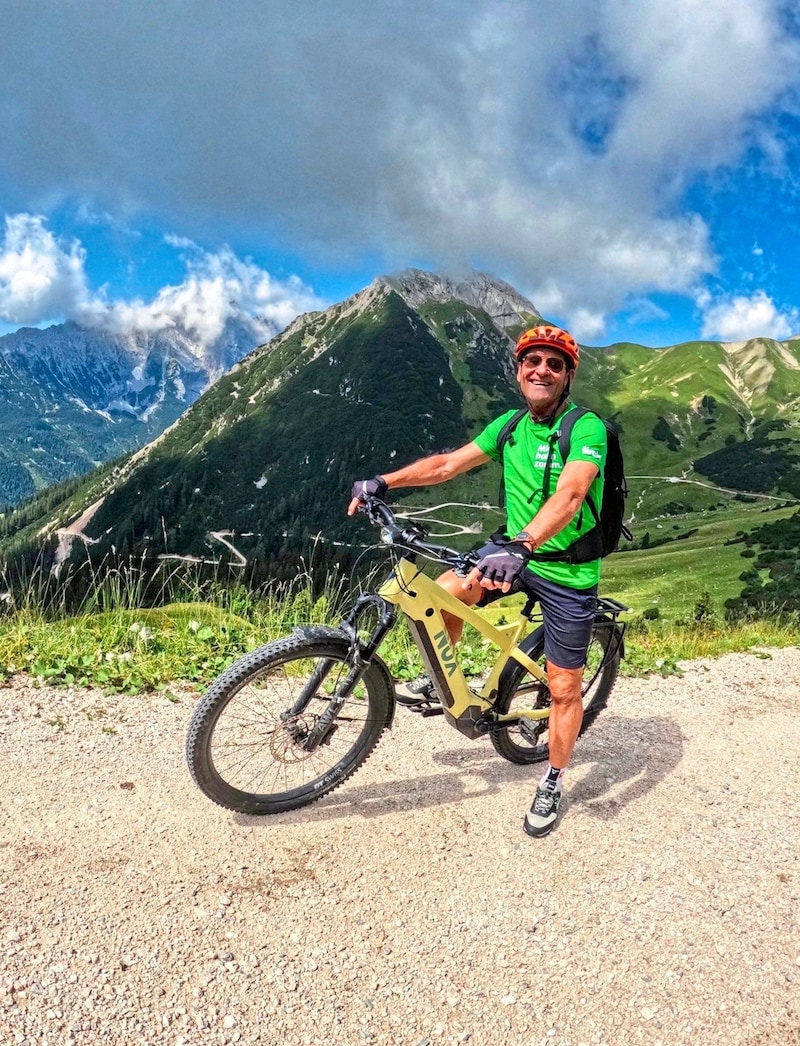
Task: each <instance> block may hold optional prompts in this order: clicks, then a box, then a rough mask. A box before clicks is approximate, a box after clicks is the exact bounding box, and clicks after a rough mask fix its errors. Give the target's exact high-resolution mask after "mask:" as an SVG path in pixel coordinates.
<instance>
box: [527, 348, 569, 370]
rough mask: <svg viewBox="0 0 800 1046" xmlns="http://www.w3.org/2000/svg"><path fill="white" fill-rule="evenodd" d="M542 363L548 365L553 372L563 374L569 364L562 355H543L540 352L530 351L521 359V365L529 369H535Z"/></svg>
mask: <svg viewBox="0 0 800 1046" xmlns="http://www.w3.org/2000/svg"><path fill="white" fill-rule="evenodd" d="M542 364H544V365H545V367H547V369H548V370H549V371H550V372H551V374H561V373H562V372H563V371H564V370H565V368H566V366H567V364H566V362H565V360H564V359H563V357H561V356H542V355H541V353H538V352H528V353H526V354H525V355H524V356H523V357H522V359H521V360H520V361H519V365H520V367H526V368H527V369H528V370H535V368H536V367H540V366H541V365H542Z"/></svg>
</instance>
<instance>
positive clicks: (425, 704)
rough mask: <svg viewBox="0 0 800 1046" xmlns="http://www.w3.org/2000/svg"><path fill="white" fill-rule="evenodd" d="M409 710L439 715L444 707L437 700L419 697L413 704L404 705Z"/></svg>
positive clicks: (425, 714)
mask: <svg viewBox="0 0 800 1046" xmlns="http://www.w3.org/2000/svg"><path fill="white" fill-rule="evenodd" d="M406 708H407V709H408V710H409V712H416V713H417V715H421V716H429V715H441V714H442V713H443V712H444V709H443V708H442V706H441V705H440V704H439V702H438V701H436V702H434V701H428V700H427V699H426V698H424V697H423V698H420V700H419V701H415V702H414V704H413V705H406Z"/></svg>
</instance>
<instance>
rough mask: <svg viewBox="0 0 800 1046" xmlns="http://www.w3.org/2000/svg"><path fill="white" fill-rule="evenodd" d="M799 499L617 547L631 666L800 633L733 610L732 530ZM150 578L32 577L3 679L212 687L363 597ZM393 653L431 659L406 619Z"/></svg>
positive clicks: (2, 647)
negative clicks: (153, 600) (146, 589)
mask: <svg viewBox="0 0 800 1046" xmlns="http://www.w3.org/2000/svg"><path fill="white" fill-rule="evenodd" d="M792 511H794V510H781V511H779V512H772V513H764V512H763V511H762V509H761V508H760V507H759V506H741V507H738V508H737V509H736V510H735V511H734V510H731V511H730V512H728V513H726V514H724V515H723V514H721V513H716V514H715V513H707V514H706V517H705V518H703V517H698V516H693V517H691V518H690V519H688V518H687V519H685V520H681V521H678V522H673V521H668V523H667V524H666V525H668V526H669V527H670V531H669V533H670V534H674V536H675V537H676V538H678V537H679V536H680V535H681V534H685V533H687V532H688V531H689V530H695V532H694V533H692V534H690V536H688V537H686V538H685V539H683V540H674V541H670V542H669V543H668V544H666V545H663V546H660V547H657V548H650V549H640V550H636V551H631V552H624V553H618V554H616V555H614V556H611V557H609V558H608V559H607V560H606V561H605V563H604V568H603V582H602V584H601V592H602V593H603V594H604V595H610V596H614V597H616V598H617V599H619V600H620V601H622V602H623V603H625V604H626V605H628V606H629V607H630V608H631V612H630V614H628V615H626V618H627V621H628V626H629V627H628V638H627V657H626V661H625V663H624V671H626V672H628V673H645V672H652V671H657V672H669V671H675V670H676V666H677V663H678V662H680V661H684V660H690V659H692V658H697V657H715V656H719V655H721V654H724V653H727V652H730V651H746V650H759V649H762V648H765V647H781V646H788V645H800V620H799V619H798V615H797V614H783V615H780V614H774V613H770V614H768V615H765V616H764V618H763V619H760V620H753V619H750V620H746V621H740V622H728V621H726V620H725V614H724V603H725V600H726V599H728V598H730V597H732V596H736V595H738V593H739V591H740V589H741V582H739V581H737V578H738V575H739V573H741V572H742V571H744V570H746V569H748V568H751V567H752V563H753V560H752V559H744V558H742V556H741V552H742V550H743V548H744V546H743V544H742V543H741V542H737V543H735V544H726V542H728V541H732V540H735V539H736V533H737V531H739V530H749V529H752V528H753V527H754V526H756V525H759V524H760V523H762V522H764V521H766V520H767V519H776V518H781V517H782V516H784V515H789V514H791V512H792ZM672 527H677V529H676V530H672V529H671V528H672ZM651 528H652V523H651ZM637 532H639V533H641V531H640V530H639V526H638V525H637ZM652 532H654V531H652ZM658 533H659V535H660V534H661V532H658ZM140 577H141V575H140V573H139V572H137V571H136V570H135V569H131V570H130V571H127V572H120V571H116V572H112V573H111V574H109V575H106V576H104V577H102V578H101V577H99V576H98V577H96V578H94V579H93V580H92V584H91V585H90V586H89V588H88V591H87V594H86V596H85V597H84V600H83V602H82V604H81V606H80V608H79V609H78V610H76V611H68V609H67V608H66V607H65V606H64V605H61V604H59V603H58V602H57V601H55V600H54V599H53V597H52V596H50V597H46V596H45V594H44V593H45V590H46V586H43V585H39V586H38V587H37V583H36V578H34V579H32V582H31V584H29V585H28V586H27V587H26V592H27V595H26V597H25V600H24V605H20V606H18V607H17V608H16V609H14V608H12V609H9V610H8V611H7V612H6V615H5V617H4V618H2V619H0V677H5V678H8V677H10V676H12V675H14V674H16V673H26V674H29V675H32V676H34V677H35V678H37V679H39V680H41V681H42V682H49V683H53V684H64V685H75V686H99V687H102V688H104V689H106V690H112V691H121V692H128V693H139V692H142V691H147V690H163V691H165V692H166V693H167V694H169V693H170V687H171V686H172V685H173V684H174V683H176V682H183V683H189V684H193V685H195V686H197V687H198V688H199V687H204V686H205V685H207V684H208V683H209V682H210V681H211V680H212V679H213V678H214V677H215V676H216V675H218V674H219V672H221V671H222V670H223V669H224V668H225V667H227V666H228V665H229V664H231V663H232V662H233V661H234V660H235V659H236V658H237V657H239V656H241V654H242V653H244V652H245V651H247V650H251V649H253V648H255V647H257V646H259V645H261V644H262V643H266V642H269V641H270V640H273V639H276V638H278V637H280V636H282V635H286V634H287V633H288V632H290V631H291V629H292V628H293V627H295V626H296V625H300V624H308V623H319V624H334V625H335V624H337V623H338V622H339V620H340V619H341V615H342V613H343V610H344V608H345V605H346V603H347V602H348V600H349V598H350V596H351V592H350V588H351V586H350V583H349V582H348V581H346V580H345V579H344V578H342V577H339V576H335V575H334V576H332V577H331V578H330V581H329V584H328V585H327V587H326V589H325V590H324V591H323V592H322V593H321V594H317V593H315V591H314V590H313V588H312V583H311V577H310V573H304V574H301V575H300V576H299V577H297V578H296V579H294V580H293V581H292V582H290V583H285V584H282V585H278V584H275V585H272V586H268V587H267V588H265V589H263V590H262V591H260V592H259V593H255V594H254V593H251V592H247V591H245V590H244V589H242V588H236V587H234V588H226V587H224V586H222V585H217V586H211V587H209V586H207V585H205V586H202V585H200V584H197V585H195V586H194V587H192V585H191V584H187V581H186V578H183V579H181V581H180V583H179V584H178V583H177V582H176V580H175V579H174V578H168V579H166V581H165V584H164V589H163V594H164V596H165V598H167V602H166V603H165V605H164V606H162V607H159V608H150V609H148V608H145V607H143V606H141V605H140V604H141V601H142V595H143V592H142V588H141V581H140ZM40 580H41V579H40ZM171 586H172V587H171ZM172 588H174V593H173V594H172V595H173V597H172V598H168V597H169V596H170V593H171V592H172ZM518 602H519V600H509V601H507V602H504V603H503V604H499V605H498V604H495V605H494V606H492V607H491V608H489V610H488V611H487V614H488V615H489V616H490V618H491V619H493V620H497V619H498V618H499V617H500V616H501V615H503V616H505V617H506V618H508V617H509V616H510V614H512V613H513V612H514V605H515V603H518ZM645 613H647V616H648V618H651V619H650V620H648V619H647V618H646V617H645ZM380 653H381V656H382V657H383V658H384V659H385V660H386V662H387V663H388V665H389V667H390V670H391V671H392V673H393V674H394V675H395V677H396V678H400V679H407V678H410V677H413V676H414V675H416V674H417V672H418V671H420V668H421V661H420V658H419V654H418V652H417V650H416V648H415V647H414V644H413V642H412V641H411V638H410V635H409V633H408V630H407V628H406V627H405V625H404V624H403V623H402V622H401V623H400V624H399V625H398V627H396V628H395V629H394V631H393V632H392V633H391V634H390V635H389V637H388V639H387V641H386V642H385V644H384V646H383V647H382V649H381V651H380ZM460 657H461V661H462V665H463V667H464V669H465V671H466V672H467V673H468V674H473V673H475V674H477V673H479V672H480V671H481V670H482V669H483V668H485V667H486V666H487V664H488V663H489V662H490V661H491V659H492V657H493V648H491V646H489V645H487V643H486V642H485V641H484V640H483V638H482V637H481V636H480V635H479V634H478V633H475V632H473V631H472V630H470V629H467V631H466V634H465V638H464V640H463V641H462V644H461V646H460Z"/></svg>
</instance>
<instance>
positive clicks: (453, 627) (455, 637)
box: [436, 570, 483, 646]
mask: <svg viewBox="0 0 800 1046" xmlns="http://www.w3.org/2000/svg"><path fill="white" fill-rule="evenodd" d="M436 584H437V585H441V586H442V588H444V589H446V590H447V591H448V592H449V593H450V595H451V596H455V597H456V599H459V600H461V602H462V603H466V605H467V606H468V607H474V606H475V604H476V603H477V602H478V600H479V599H480V598H481V596H482V595H483V589H482V588H481V586H480V585H479V584H478V583H477V582H473V583H472V584H471V585H470V586H469V588H464V587H463V586H464V578H463V577H459V576H458V574H456V573H454V572H453V571H452V570H448V571H446V573H444V574H442V575H441V577H438V578H437V579H436ZM442 618H443V619H444V625H445V628H446V629H447V634H448V635H449V637H450V642H451V643H452V644H453V645H454V646H455V644H456V643H457V642H458V641H459V639H461V633H462V632H463V631H464V622H463V621H462V620H461V618H460V617H456V616H455V615H454V614H448V613H447V611H446V610H443V611H442Z"/></svg>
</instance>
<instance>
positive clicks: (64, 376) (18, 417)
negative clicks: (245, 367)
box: [0, 323, 256, 507]
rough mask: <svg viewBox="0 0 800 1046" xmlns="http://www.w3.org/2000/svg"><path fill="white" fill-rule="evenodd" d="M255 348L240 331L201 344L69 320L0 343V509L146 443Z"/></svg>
mask: <svg viewBox="0 0 800 1046" xmlns="http://www.w3.org/2000/svg"><path fill="white" fill-rule="evenodd" d="M255 343H256V339H255V336H254V334H253V332H252V331H250V330H248V329H247V328H246V327H244V326H243V325H241V324H229V325H228V327H227V328H226V329H225V330H224V331H223V333H222V335H221V336H220V337H219V338H218V339H217V340H216V342H214V343H213V344H212V345H211V346H209V347H204V346H203V345H202V344H201V343H199V342H198V341H197V340H196V339H195V338H192V337H190V336H189V335H188V334H187V333H186V332H185V331H181V330H177V329H167V330H163V331H159V332H155V333H144V332H136V331H132V332H130V333H127V334H110V333H108V332H103V331H99V330H89V329H87V328H84V327H79V326H77V325H76V324H74V323H67V324H61V325H59V326H55V327H50V328H49V329H48V330H37V329H32V328H23V329H22V330H19V331H16V332H15V333H13V334H7V335H5V336H4V337H2V338H0V409H1V410H2V413H3V437H4V438H3V442H2V445H0V507H2V506H5V505H10V504H14V503H16V502H18V501H20V500H21V499H22V498H24V497H28V496H30V495H31V494H33V493H34V492H35V491H36V490H41V489H43V488H45V487H48V486H50V485H51V484H53V483H57V482H60V481H62V480H64V479H67V478H69V477H71V476H75V475H80V474H82V473H85V472H87V471H88V470H89V469H91V468H93V467H94V466H95V465H98V464H100V463H101V462H105V461H108V460H109V459H111V458H115V457H119V456H121V455H123V454H127V453H128V452H130V451H131V450H132V449H136V448H138V447H141V446H143V445H144V444H146V443H148V442H150V440H152V439H153V438H155V436H157V435H158V434H159V433H160V432H162V431H163V430H164V429H165V428H166V427H167V426H168V425H171V424H172V422H174V421H175V420H176V419H177V418H178V417H180V415H181V414H182V413H183V411H184V410H185V409H186V407H187V406H188V405H189V404H190V403H193V402H194V401H195V400H196V399H197V398H198V397H199V396H200V395H201V394H202V393H203V392H204V391H205V390H206V389H207V388H208V387H209V386H210V385H211V384H213V382H214V381H215V380H216V379H217V378H218V377H219V376H220V375H221V374H223V373H225V371H227V370H228V369H229V368H230V367H231V366H232V365H233V364H234V363H235V362H236V361H237V360H239V359H241V357H242V356H243V355H245V353H246V352H248V351H250V349H252V348H253V346H254V345H255Z"/></svg>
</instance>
